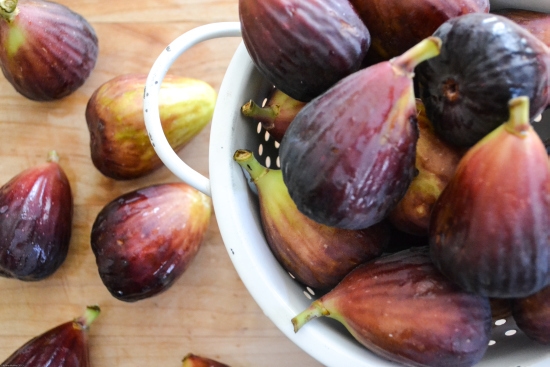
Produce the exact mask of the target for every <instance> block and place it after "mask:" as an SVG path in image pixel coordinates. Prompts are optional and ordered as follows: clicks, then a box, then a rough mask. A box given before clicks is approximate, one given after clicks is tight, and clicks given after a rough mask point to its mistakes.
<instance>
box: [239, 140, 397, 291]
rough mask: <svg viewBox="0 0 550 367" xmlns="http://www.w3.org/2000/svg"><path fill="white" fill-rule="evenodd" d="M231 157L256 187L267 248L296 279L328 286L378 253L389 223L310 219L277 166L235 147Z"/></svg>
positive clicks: (327, 288)
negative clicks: (352, 225) (338, 224)
mask: <svg viewBox="0 0 550 367" xmlns="http://www.w3.org/2000/svg"><path fill="white" fill-rule="evenodd" d="M233 158H234V159H235V161H236V162H237V163H238V164H239V165H241V166H242V167H243V168H244V169H245V170H246V171H247V172H248V173H249V174H250V177H251V179H252V181H253V182H254V184H255V185H256V187H257V189H258V196H259V204H260V214H261V220H262V226H263V230H264V233H265V237H266V241H267V243H268V244H269V246H270V248H271V251H272V252H273V254H274V255H275V257H276V258H277V260H278V261H279V263H280V264H281V265H282V266H283V268H284V269H285V270H287V271H288V272H289V273H291V274H292V275H293V277H294V278H295V279H297V280H298V281H300V282H302V283H303V284H305V285H307V286H309V287H311V288H314V289H318V290H322V291H326V290H330V289H332V288H333V287H334V286H335V285H336V284H338V282H339V281H340V280H342V278H344V276H346V275H347V274H348V273H349V272H350V271H351V270H352V269H354V268H355V267H356V266H357V265H359V264H361V263H364V262H366V261H368V260H371V259H373V258H375V257H378V256H379V255H381V254H382V251H383V250H384V248H385V247H386V245H387V243H388V240H389V229H388V225H387V223H380V224H376V225H373V226H372V227H369V228H366V229H362V230H347V229H341V228H334V227H328V226H325V225H322V224H319V223H317V222H314V221H313V220H311V219H309V218H308V217H306V216H305V215H303V214H302V213H300V212H299V211H298V209H297V208H296V205H295V204H294V203H293V202H292V199H291V198H290V196H289V195H288V190H287V189H286V187H285V184H284V182H283V177H282V174H281V171H280V170H272V169H268V168H266V167H263V166H262V165H260V163H259V162H258V161H257V160H256V158H255V157H254V155H253V153H252V152H251V151H248V150H237V151H236V152H235V154H234V156H233Z"/></svg>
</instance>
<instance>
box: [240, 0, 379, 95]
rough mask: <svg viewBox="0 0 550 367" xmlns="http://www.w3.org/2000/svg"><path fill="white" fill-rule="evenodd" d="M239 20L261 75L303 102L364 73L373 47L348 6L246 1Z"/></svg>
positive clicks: (327, 0)
mask: <svg viewBox="0 0 550 367" xmlns="http://www.w3.org/2000/svg"><path fill="white" fill-rule="evenodd" d="M239 18H240V21H241V28H242V37H243V42H244V45H245V46H246V49H247V51H248V53H249V54H250V57H251V58H252V60H253V62H254V64H255V65H256V67H257V68H258V70H259V71H260V73H261V74H263V76H264V77H265V79H266V80H268V81H269V82H270V83H272V84H273V85H274V86H275V87H277V88H279V89H280V90H281V91H283V92H284V93H285V94H288V95H289V96H290V97H292V98H294V99H297V100H299V101H302V102H308V101H310V100H311V99H313V98H314V97H316V96H318V95H320V94H321V93H323V92H324V91H326V90H327V89H328V88H330V87H331V86H332V85H333V84H334V83H336V82H337V81H338V80H340V79H342V78H343V77H345V76H347V75H349V74H351V73H353V72H354V71H357V70H359V68H360V67H361V63H362V60H363V58H364V57H365V54H366V52H367V50H368V48H369V45H370V34H369V31H368V30H367V27H366V26H365V25H364V24H363V22H362V21H361V19H360V18H359V16H358V15H357V13H356V12H355V10H354V9H353V7H352V6H351V4H350V3H349V1H348V0H309V1H303V0H264V1H257V0H240V1H239Z"/></svg>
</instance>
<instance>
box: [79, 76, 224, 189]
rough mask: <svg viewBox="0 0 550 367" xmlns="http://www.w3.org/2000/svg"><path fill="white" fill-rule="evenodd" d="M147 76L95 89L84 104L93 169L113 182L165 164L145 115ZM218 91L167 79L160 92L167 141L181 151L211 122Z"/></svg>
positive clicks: (112, 81)
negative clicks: (154, 146) (152, 141)
mask: <svg viewBox="0 0 550 367" xmlns="http://www.w3.org/2000/svg"><path fill="white" fill-rule="evenodd" d="M146 79H147V74H123V75H118V76H116V77H114V78H112V79H110V80H108V81H107V82H105V83H103V84H102V85H101V86H99V87H98V88H97V89H96V90H95V91H94V93H93V94H92V95H91V97H90V99H89V100H88V103H87V105H86V111H85V117H86V123H87V126H88V131H89V133H90V153H91V157H92V162H93V164H94V166H95V167H96V168H97V169H98V170H99V171H100V172H101V173H102V174H103V175H105V176H107V177H110V178H113V179H115V180H131V179H136V178H140V177H143V176H145V175H147V174H149V173H151V172H153V171H154V170H156V169H158V168H160V167H162V166H163V164H162V162H161V160H160V158H159V157H158V156H157V154H156V153H155V150H154V148H153V146H152V145H151V142H150V140H149V136H148V134H147V130H146V128H145V121H144V117H143V90H144V87H145V81H146ZM216 97H217V96H216V91H215V90H214V88H212V87H211V86H210V85H209V84H207V83H206V82H204V81H201V80H197V79H192V78H185V77H178V76H174V75H167V76H166V77H165V79H164V80H163V82H162V85H161V88H160V91H159V113H160V120H161V124H162V126H163V130H164V132H165V134H166V138H167V139H168V143H169V144H170V146H171V147H172V148H173V149H174V150H175V151H179V150H181V149H182V148H183V147H184V146H185V145H186V144H187V143H189V142H190V141H191V140H192V139H193V138H194V137H195V136H197V135H198V134H199V133H200V132H201V131H202V129H203V128H204V127H205V126H206V125H207V124H208V123H209V122H210V120H211V119H212V115H213V113H214V105H215V103H216Z"/></svg>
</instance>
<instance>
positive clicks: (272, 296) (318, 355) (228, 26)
mask: <svg viewBox="0 0 550 367" xmlns="http://www.w3.org/2000/svg"><path fill="white" fill-rule="evenodd" d="M514 4H515V5H517V6H521V7H523V8H531V9H536V10H543V11H548V12H550V0H548V1H546V0H531V1H528V0H518V1H504V0H502V1H493V3H492V5H493V7H494V8H496V7H499V6H500V7H503V6H512V5H514ZM240 34H241V30H240V23H238V22H228V23H214V24H208V25H205V26H201V27H198V28H195V29H193V30H191V31H189V32H187V33H185V34H184V35H182V36H180V37H179V38H177V39H176V40H174V41H173V42H172V43H171V44H170V45H169V46H168V47H167V48H166V49H165V50H164V51H163V52H162V54H161V55H160V56H159V57H158V59H157V60H156V62H155V63H154V65H153V67H152V69H151V71H150V73H149V76H148V79H147V83H146V88H145V91H144V116H145V122H146V127H147V130H148V132H149V136H150V139H151V142H152V144H153V146H154V147H155V150H156V152H157V154H158V155H159V157H160V158H161V160H162V161H163V162H164V164H165V165H166V166H167V167H168V169H170V170H171V171H172V172H173V173H174V174H175V175H176V176H177V177H178V178H180V179H181V180H183V181H185V182H187V183H188V184H190V185H192V186H193V187H195V188H196V189H198V190H200V191H202V192H203V193H205V194H207V195H210V196H212V200H213V203H214V210H215V212H216V218H217V221H218V224H219V228H220V233H221V236H222V238H223V241H224V243H225V246H226V248H227V251H228V254H229V256H230V258H231V260H232V262H233V264H234V266H235V269H236V270H237V272H238V274H239V276H240V278H241V279H242V281H243V283H244V285H245V286H246V288H247V289H248V291H249V292H250V294H251V295H252V297H253V298H254V300H255V301H256V302H257V303H258V305H259V306H260V308H261V309H262V310H263V312H264V313H265V314H266V315H267V317H269V319H271V321H272V322H273V323H274V324H275V325H276V326H277V327H278V328H279V329H280V330H281V331H282V332H283V333H284V334H285V335H286V336H287V337H288V338H289V339H291V340H292V341H293V342H294V343H295V344H297V345H298V346H299V347H301V348H302V349H303V350H304V351H305V352H307V353H308V354H310V355H311V356H312V357H313V358H315V359H317V360H318V361H319V362H320V363H322V364H324V365H326V366H334V367H342V366H345V367H352V366H357V367H367V366H368V367H390V366H394V367H395V366H398V364H395V363H392V362H388V361H387V360H385V359H382V358H380V357H378V356H376V355H374V354H373V353H371V352H370V351H368V350H367V349H366V348H365V347H363V346H361V345H360V344H358V343H357V342H356V341H355V340H354V339H353V338H352V337H351V336H350V334H349V333H348V332H347V331H346V330H345V329H344V327H343V326H342V325H341V324H339V323H337V322H336V321H334V320H331V319H328V318H319V319H315V320H312V321H310V322H309V323H307V324H306V325H305V326H303V327H302V329H300V331H299V332H298V333H294V330H293V326H292V323H291V319H292V318H293V317H294V316H296V315H297V314H298V313H300V312H301V311H303V310H304V309H305V308H307V307H308V305H309V304H310V303H311V302H312V300H313V299H315V298H316V296H318V295H315V294H314V293H313V291H312V290H310V289H308V288H305V289H304V288H303V287H302V286H301V285H299V284H298V283H297V282H295V281H294V280H293V279H292V277H291V276H290V275H289V274H288V273H287V272H286V271H285V270H284V269H283V268H282V267H281V266H280V265H279V263H278V262H277V261H276V259H275V258H274V257H273V255H272V253H271V251H270V249H269V247H268V244H267V243H266V240H265V238H264V234H263V232H262V227H261V222H260V216H259V212H258V202H257V197H256V195H255V190H254V188H253V187H252V186H251V185H250V184H249V182H248V180H247V178H246V177H245V175H244V173H243V170H242V169H241V168H240V166H239V165H238V164H237V163H235V162H234V161H233V153H234V152H235V151H236V150H237V149H249V150H252V151H254V152H255V153H256V156H257V157H258V158H259V159H260V161H261V162H262V163H263V164H264V165H267V166H271V167H276V166H277V145H276V144H275V143H274V141H273V140H272V139H270V138H269V134H266V133H265V131H263V130H261V128H260V127H259V126H258V125H256V124H254V123H252V122H251V120H250V119H248V118H245V117H243V116H242V115H241V113H240V107H241V106H242V105H243V104H244V103H246V102H247V101H249V100H250V99H253V100H255V101H256V102H261V101H262V100H263V99H264V98H265V97H266V96H267V94H268V91H269V90H270V89H271V85H269V84H268V83H267V82H266V81H265V80H264V79H263V78H262V77H261V76H260V74H259V73H258V72H257V71H256V69H255V67H254V65H253V63H252V61H251V59H250V57H249V55H248V53H247V51H246V49H245V47H244V45H243V44H242V43H241V45H240V46H239V47H238V49H237V51H236V52H235V54H234V56H233V58H232V60H231V62H230V64H229V67H228V69H227V72H226V74H225V77H224V79H223V82H222V84H221V87H220V92H219V96H218V101H217V104H216V109H215V112H214V116H213V120H212V127H211V137H210V150H209V155H210V156H209V176H210V179H208V178H206V177H204V176H202V175H201V174H199V173H198V172H196V171H194V170H193V169H192V168H191V167H189V166H187V165H186V164H185V163H184V162H183V161H181V159H180V158H179V156H178V155H177V154H176V153H175V152H174V151H173V150H172V149H171V148H170V145H169V144H168V141H167V139H166V137H165V135H164V132H163V131H162V126H161V123H160V118H159V111H158V91H159V88H160V84H161V82H162V80H163V78H164V76H165V75H166V73H167V71H168V69H169V68H170V66H171V65H172V63H173V62H174V61H175V60H176V59H177V58H178V57H179V56H180V55H181V54H182V53H183V52H184V51H186V50H187V49H189V48H190V47H192V46H193V45H195V44H197V43H199V42H202V41H205V40H208V39H212V38H219V37H239V36H240ZM477 366H479V367H528V366H529V367H550V347H548V346H542V345H539V344H537V343H535V342H532V341H530V340H529V339H528V338H527V337H526V336H525V335H524V334H523V333H522V332H521V331H520V330H519V329H518V328H517V327H516V325H515V323H514V321H513V320H512V319H511V318H510V319H505V320H498V321H497V322H496V323H495V325H494V329H493V335H492V338H491V343H490V346H489V348H488V351H487V353H486V355H485V357H484V359H483V360H482V361H481V362H480V363H479V364H478V365H477Z"/></svg>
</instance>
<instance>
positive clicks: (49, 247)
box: [0, 151, 73, 281]
mask: <svg viewBox="0 0 550 367" xmlns="http://www.w3.org/2000/svg"><path fill="white" fill-rule="evenodd" d="M58 160H59V157H58V155H57V153H56V152H55V151H52V152H50V154H49V156H48V162H46V163H44V164H41V165H37V166H35V167H31V168H28V169H26V170H24V171H22V172H20V173H19V174H18V175H16V176H15V177H13V178H12V179H11V180H10V181H8V182H7V183H6V184H4V185H3V186H2V187H0V276H4V277H8V278H16V279H19V280H25V281H35V280H42V279H44V278H46V277H48V276H50V275H51V274H53V273H54V272H55V271H56V270H57V269H58V268H59V267H60V266H61V264H62V263H63V262H64V261H65V258H66V257H67V253H68V252H69V243H70V239H71V233H72V221H73V196H72V192H71V186H70V184H69V180H68V179H67V176H66V175H65V172H64V171H63V169H62V168H61V166H60V165H59V163H58Z"/></svg>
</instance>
